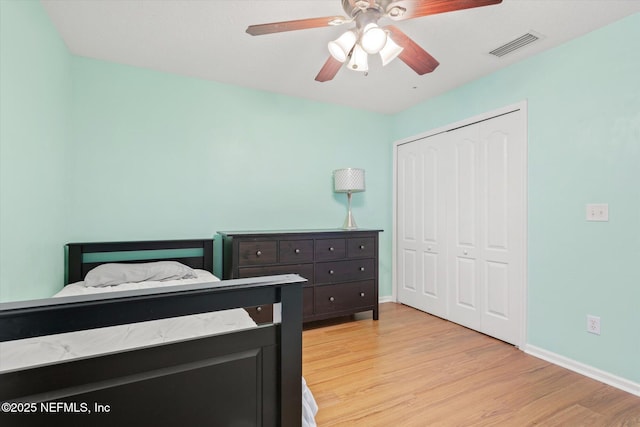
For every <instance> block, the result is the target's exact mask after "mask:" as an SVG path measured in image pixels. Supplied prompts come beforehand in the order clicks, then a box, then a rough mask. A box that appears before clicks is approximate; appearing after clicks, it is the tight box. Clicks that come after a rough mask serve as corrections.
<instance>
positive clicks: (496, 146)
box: [480, 112, 526, 343]
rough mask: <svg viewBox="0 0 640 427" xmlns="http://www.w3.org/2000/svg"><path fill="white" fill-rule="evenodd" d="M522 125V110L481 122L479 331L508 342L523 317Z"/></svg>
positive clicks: (516, 334)
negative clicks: (482, 210) (482, 189)
mask: <svg viewBox="0 0 640 427" xmlns="http://www.w3.org/2000/svg"><path fill="white" fill-rule="evenodd" d="M524 129H525V126H524V115H523V114H522V112H516V113H512V114H508V115H505V116H501V117H496V118H494V119H492V120H489V121H487V122H483V123H481V124H480V139H481V141H482V144H483V147H484V149H483V151H484V154H483V157H484V159H483V163H484V164H485V169H484V180H485V181H486V186H485V192H484V194H485V195H484V203H485V206H486V208H485V210H486V216H485V221H484V222H483V230H482V232H481V235H484V238H483V241H484V245H483V246H484V247H483V250H482V259H483V270H484V271H483V282H484V283H483V286H482V287H481V289H482V292H483V293H484V295H483V300H484V304H483V305H484V310H483V314H482V321H481V323H482V331H483V332H485V333H487V334H489V335H492V336H494V337H496V338H499V339H501V340H504V341H507V342H510V343H517V342H518V337H519V336H520V332H521V330H520V325H522V322H523V321H524V320H523V318H522V313H523V310H524V307H522V301H523V289H524V283H523V280H524V278H523V276H524V273H523V268H524V259H523V258H524V256H523V254H524V253H525V236H524V221H525V218H524V214H525V212H524V206H525V203H524V199H523V198H524V181H523V180H524V174H525V170H524V167H523V165H524V164H525V161H526V159H525V157H524V155H525V153H524V147H525V141H524V138H526V134H525V133H524V132H523V130H524Z"/></svg>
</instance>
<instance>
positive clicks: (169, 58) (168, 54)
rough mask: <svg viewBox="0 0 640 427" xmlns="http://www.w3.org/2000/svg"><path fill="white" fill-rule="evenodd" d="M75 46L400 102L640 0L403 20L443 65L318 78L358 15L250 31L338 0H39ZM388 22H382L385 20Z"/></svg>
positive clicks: (178, 67) (291, 91)
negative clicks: (329, 23) (530, 37)
mask: <svg viewBox="0 0 640 427" xmlns="http://www.w3.org/2000/svg"><path fill="white" fill-rule="evenodd" d="M41 1H42V3H43V5H44V7H45V9H46V11H47V13H48V14H49V16H50V17H51V19H52V21H53V23H54V25H55V27H56V28H57V29H58V31H59V32H60V34H61V36H62V38H63V39H64V41H65V42H66V44H67V46H68V47H69V49H70V51H71V52H72V53H73V54H76V55H79V56H86V57H90V58H97V59H101V60H106V61H113V62H117V63H122V64H128V65H132V66H136V67H144V68H151V69H156V70H160V71H164V72H169V73H175V74H181V75H186V76H192V77H198V78H203V79H208V80H213V81H217V82H222V83H229V84H234V85H239V86H244V87H249V88H255V89H261V90H265V91H270V92H276V93H281V94H286V95H290V96H296V97H301V98H307V99H312V100H316V101H321V102H328V103H334V104H340V105H345V106H350V107H354V108H361V109H366V110H370V111H376V112H381V113H395V112H398V111H402V110H404V109H406V108H409V107H411V106H413V105H415V104H418V103H420V102H422V101H424V100H426V99H428V98H430V97H433V96H436V95H438V94H441V93H443V92H446V91H448V90H450V89H452V88H455V87H457V86H460V85H462V84H464V83H466V82H469V81H472V80H474V79H476V78H478V77H481V76H483V75H486V74H489V73H491V72H493V71H496V70H498V69H500V68H503V67H506V66H508V65H510V64H513V63H514V62H517V61H520V60H522V59H524V58H526V57H528V56H531V55H535V54H536V53H538V52H541V51H543V50H546V49H549V48H551V47H554V46H557V45H559V44H562V43H564V42H566V41H568V40H570V39H573V38H575V37H579V36H581V35H583V34H585V33H588V32H590V31H592V30H594V29H597V28H599V27H602V26H605V25H607V24H609V23H611V22H614V21H616V20H618V19H621V18H623V17H625V16H627V15H631V14H633V13H637V12H640V0H503V2H502V4H499V5H495V6H487V7H481V8H476V9H468V10H462V11H456V12H450V13H446V14H440V15H433V16H427V17H422V18H417V19H412V20H407V21H400V22H397V23H396V24H395V25H396V26H398V27H399V28H400V29H401V30H402V31H404V32H405V33H406V34H407V35H408V36H410V37H411V38H412V39H413V40H414V41H416V42H417V43H418V44H419V45H421V46H422V47H423V48H424V49H425V50H427V51H428V52H429V53H431V54H432V55H433V56H434V57H435V58H436V59H437V60H438V61H439V62H440V66H439V67H438V68H437V69H436V70H435V71H434V72H433V73H430V74H425V75H424V76H418V75H416V74H415V73H414V72H413V71H412V70H411V69H410V68H408V67H407V66H406V65H405V64H404V63H402V62H401V61H399V60H398V59H396V60H394V61H393V62H392V63H391V64H389V65H387V66H386V67H384V68H383V67H382V65H381V64H380V61H379V59H378V58H377V57H373V56H371V57H370V66H369V67H370V70H369V73H368V75H366V76H365V75H364V74H363V73H359V72H355V71H351V70H348V69H346V68H343V69H341V70H340V71H339V72H338V74H337V76H336V77H335V79H333V80H332V81H329V82H325V83H319V82H316V81H315V80H314V77H315V76H316V74H317V73H318V71H319V70H320V68H321V67H322V65H323V64H324V62H325V61H326V59H327V58H328V51H327V42H329V41H330V40H333V39H335V38H337V37H338V36H339V35H340V34H342V33H343V32H344V31H345V30H346V29H348V28H350V27H351V26H352V25H353V24H352V25H344V26H340V27H325V28H315V29H308V30H301V31H292V32H285V33H278V34H271V35H263V36H256V37H253V36H250V35H248V34H246V33H245V29H246V27H247V26H248V25H251V24H260V23H267V22H277V21H286V20H293V19H304V18H313V17H321V16H331V15H344V12H343V10H342V7H341V4H340V0H83V1H79V0H41ZM386 23H388V22H382V21H381V24H386ZM530 31H534V32H535V33H537V34H541V35H542V36H543V38H542V39H541V40H539V41H536V42H535V43H533V44H531V45H529V46H527V47H525V48H523V49H521V50H518V51H516V52H514V53H512V54H509V55H506V56H504V57H502V58H496V57H494V56H492V55H489V54H488V52H489V51H491V50H492V49H494V48H496V47H498V46H500V45H502V44H504V43H506V42H509V41H511V40H513V39H515V38H517V37H519V36H521V35H523V34H525V33H527V32H530Z"/></svg>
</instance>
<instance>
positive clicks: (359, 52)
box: [349, 44, 369, 72]
mask: <svg viewBox="0 0 640 427" xmlns="http://www.w3.org/2000/svg"><path fill="white" fill-rule="evenodd" d="M367 56H368V55H367V52H365V51H364V49H362V47H360V45H359V44H356V47H354V48H353V53H352V54H351V60H350V61H349V68H350V69H351V70H354V71H362V72H365V71H369V61H368V59H367Z"/></svg>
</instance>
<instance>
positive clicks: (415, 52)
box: [384, 25, 440, 75]
mask: <svg viewBox="0 0 640 427" xmlns="http://www.w3.org/2000/svg"><path fill="white" fill-rule="evenodd" d="M384 29H385V30H388V31H389V33H390V34H391V39H392V40H393V41H394V42H396V43H397V44H398V45H399V46H401V47H403V48H404V49H403V50H402V52H401V53H400V55H398V58H400V60H401V61H402V62H404V63H405V64H407V65H408V66H409V67H411V68H412V69H413V71H415V72H416V73H418V74H419V75H423V74H427V73H430V72H432V71H433V70H435V69H436V68H437V67H438V65H440V63H439V62H438V61H437V60H436V59H435V58H434V57H433V56H431V55H429V53H428V52H427V51H426V50H424V49H423V48H421V47H420V46H418V44H417V43H416V42H414V41H413V40H411V39H410V38H409V36H407V35H406V34H405V33H403V32H402V31H400V30H399V29H398V28H397V27H395V26H393V25H387V26H386V27H384Z"/></svg>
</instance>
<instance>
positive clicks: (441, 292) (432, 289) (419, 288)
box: [396, 139, 451, 317]
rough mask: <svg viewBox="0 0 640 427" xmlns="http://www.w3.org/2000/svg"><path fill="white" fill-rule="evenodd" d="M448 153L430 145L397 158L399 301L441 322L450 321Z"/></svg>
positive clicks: (406, 148) (410, 147)
mask: <svg viewBox="0 0 640 427" xmlns="http://www.w3.org/2000/svg"><path fill="white" fill-rule="evenodd" d="M448 150H450V147H449V146H448V145H446V144H443V143H442V141H437V140H435V139H433V140H431V139H429V140H424V141H421V142H420V143H419V144H418V143H411V144H406V145H402V146H400V147H399V148H398V152H397V157H396V159H397V162H398V167H397V172H398V177H397V183H398V188H397V190H398V191H397V208H398V229H397V233H398V235H397V238H398V242H399V244H398V246H397V249H398V251H399V252H398V260H397V262H398V265H399V269H398V272H399V278H398V294H399V300H400V301H401V302H403V303H404V304H407V305H410V306H412V307H415V308H418V309H420V310H423V311H426V312H428V313H432V314H435V315H437V316H440V317H446V315H447V284H446V280H447V253H446V242H445V241H444V239H445V232H446V226H445V224H446V217H445V214H446V211H445V203H446V194H447V188H446V186H447V181H446V174H447V170H448V169H449V167H450V165H449V164H448V162H449V161H450V157H451V155H450V154H449V153H447V151H448Z"/></svg>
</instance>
